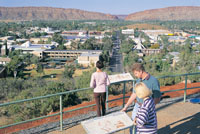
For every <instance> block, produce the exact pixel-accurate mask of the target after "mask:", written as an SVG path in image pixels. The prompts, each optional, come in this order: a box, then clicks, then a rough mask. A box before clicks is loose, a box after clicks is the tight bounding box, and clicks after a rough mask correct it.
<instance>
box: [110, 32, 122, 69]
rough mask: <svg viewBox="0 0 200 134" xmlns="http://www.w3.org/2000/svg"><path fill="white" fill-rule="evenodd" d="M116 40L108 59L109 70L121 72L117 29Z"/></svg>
mask: <svg viewBox="0 0 200 134" xmlns="http://www.w3.org/2000/svg"><path fill="white" fill-rule="evenodd" d="M116 36H117V37H116V40H115V41H114V42H113V49H112V56H111V60H110V64H109V66H110V71H112V72H118V73H123V72H124V70H123V63H122V54H120V53H119V50H120V39H119V31H117V35H116Z"/></svg>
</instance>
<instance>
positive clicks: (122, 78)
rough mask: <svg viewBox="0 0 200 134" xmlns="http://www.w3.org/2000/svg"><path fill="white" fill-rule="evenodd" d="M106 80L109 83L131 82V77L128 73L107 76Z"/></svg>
mask: <svg viewBox="0 0 200 134" xmlns="http://www.w3.org/2000/svg"><path fill="white" fill-rule="evenodd" d="M108 78H109V80H110V83H116V82H120V81H128V80H133V77H132V76H131V74H130V73H124V74H115V75H108Z"/></svg>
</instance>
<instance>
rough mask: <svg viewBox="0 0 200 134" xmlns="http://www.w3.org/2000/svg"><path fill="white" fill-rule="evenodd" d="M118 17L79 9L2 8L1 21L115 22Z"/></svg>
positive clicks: (0, 10)
mask: <svg viewBox="0 0 200 134" xmlns="http://www.w3.org/2000/svg"><path fill="white" fill-rule="evenodd" d="M115 19H117V17H116V16H112V15H110V14H103V13H98V12H89V11H83V10H78V9H64V8H51V7H0V20H115Z"/></svg>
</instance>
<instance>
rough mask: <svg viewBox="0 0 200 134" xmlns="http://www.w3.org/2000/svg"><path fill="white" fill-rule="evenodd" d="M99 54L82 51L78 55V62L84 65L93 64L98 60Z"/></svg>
mask: <svg viewBox="0 0 200 134" xmlns="http://www.w3.org/2000/svg"><path fill="white" fill-rule="evenodd" d="M99 56H100V54H98V53H95V54H94V53H82V54H81V55H80V56H78V63H79V64H80V65H82V66H84V67H88V66H95V64H96V62H97V61H98V60H99Z"/></svg>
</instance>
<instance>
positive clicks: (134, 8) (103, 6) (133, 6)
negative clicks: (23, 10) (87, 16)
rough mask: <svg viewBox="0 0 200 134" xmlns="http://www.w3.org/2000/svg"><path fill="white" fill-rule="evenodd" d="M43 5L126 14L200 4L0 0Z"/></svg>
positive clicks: (196, 0) (187, 0)
mask: <svg viewBox="0 0 200 134" xmlns="http://www.w3.org/2000/svg"><path fill="white" fill-rule="evenodd" d="M26 6H34V7H38V6H43V7H57V8H75V9H81V10H86V11H94V12H101V13H108V14H113V15H128V14H130V13H135V12H139V11H144V10H148V9H156V8H164V7H171V6H200V0H0V7H26Z"/></svg>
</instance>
